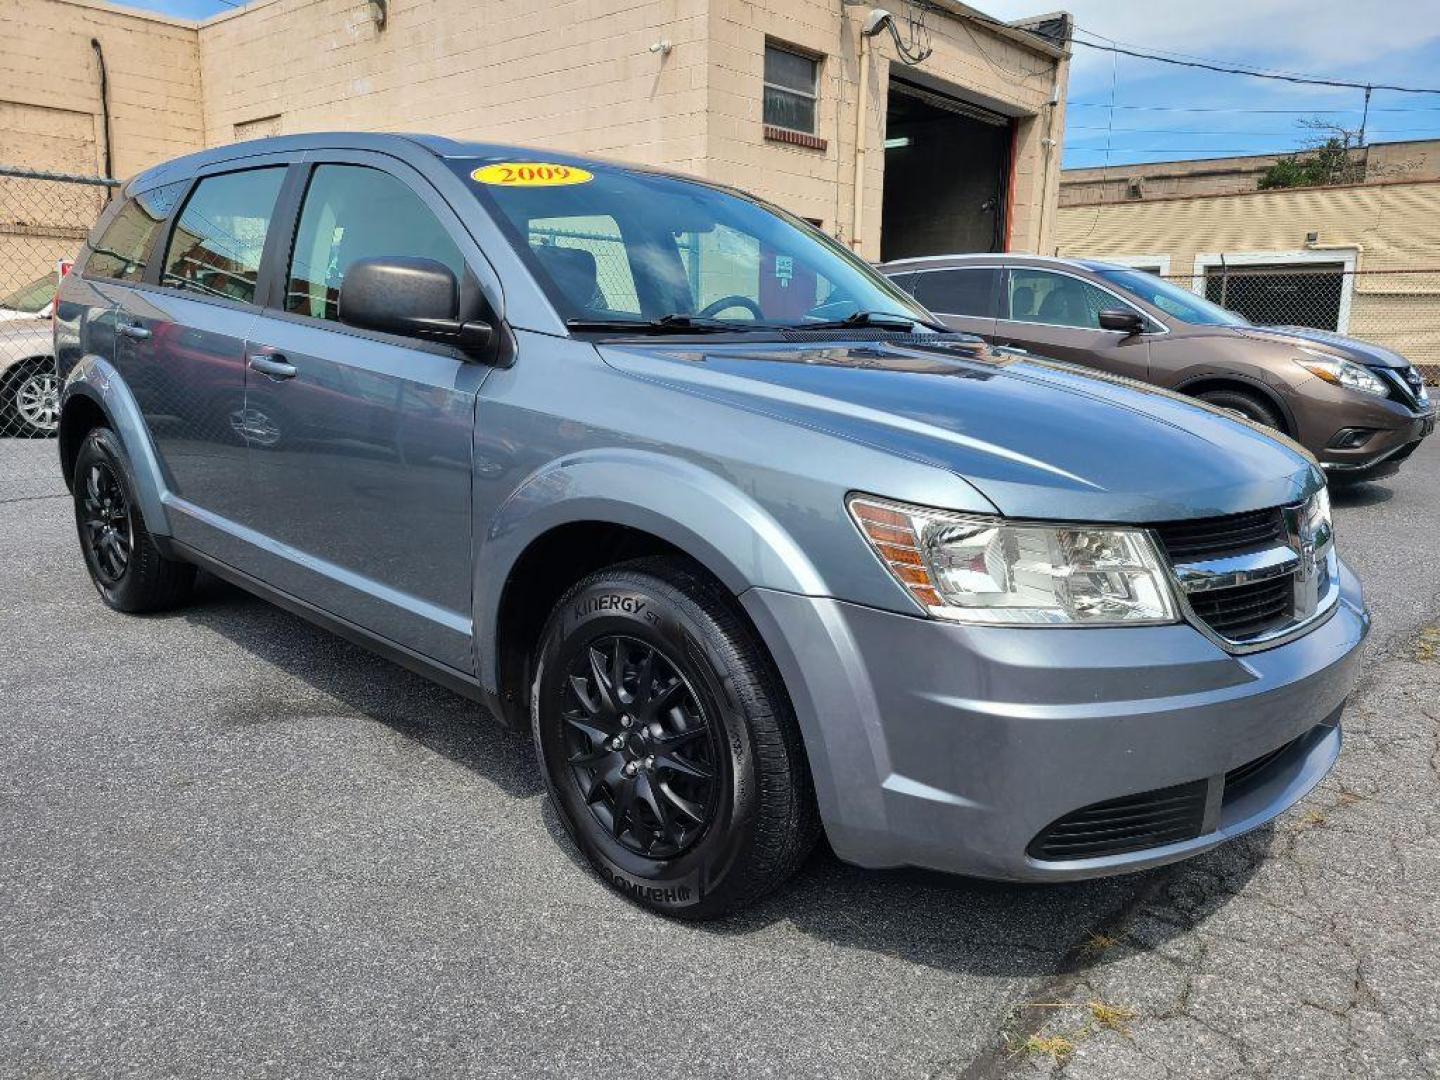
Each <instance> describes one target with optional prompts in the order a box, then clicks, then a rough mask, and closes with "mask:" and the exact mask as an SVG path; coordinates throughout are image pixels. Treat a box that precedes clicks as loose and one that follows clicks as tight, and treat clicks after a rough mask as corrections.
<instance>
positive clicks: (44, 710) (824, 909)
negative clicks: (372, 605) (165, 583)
mask: <svg viewBox="0 0 1440 1080" xmlns="http://www.w3.org/2000/svg"><path fill="white" fill-rule="evenodd" d="M1336 519H1337V526H1336V528H1337V535H1338V539H1339V543H1340V546H1341V551H1342V553H1343V555H1344V556H1345V558H1347V559H1348V560H1349V561H1350V562H1351V563H1352V565H1354V566H1355V568H1356V569H1357V571H1358V572H1359V574H1360V576H1361V578H1362V580H1363V581H1364V582H1365V584H1366V586H1367V590H1368V596H1369V599H1370V602H1371V605H1372V607H1373V609H1374V612H1375V617H1376V621H1375V632H1374V634H1373V635H1372V639H1371V644H1370V648H1369V652H1368V658H1367V663H1366V668H1365V673H1364V675H1363V677H1362V685H1361V688H1360V691H1359V693H1358V695H1357V697H1356V699H1355V701H1354V703H1353V705H1352V708H1351V710H1350V712H1349V713H1348V714H1347V718H1346V733H1347V734H1346V738H1347V742H1346V748H1345V751H1344V753H1343V754H1342V756H1341V760H1340V764H1339V766H1338V768H1337V770H1336V772H1335V774H1334V775H1333V776H1332V777H1331V778H1330V779H1329V780H1327V781H1326V783H1325V784H1324V785H1323V787H1322V788H1321V789H1320V791H1319V792H1317V793H1316V794H1315V795H1313V796H1312V797H1311V798H1310V799H1309V800H1307V801H1306V802H1305V803H1302V804H1301V806H1300V807H1298V808H1297V809H1296V810H1295V811H1293V812H1292V813H1290V814H1289V815H1287V816H1286V817H1284V818H1282V819H1281V820H1280V821H1279V822H1277V823H1276V824H1274V825H1273V826H1271V827H1269V828H1266V829H1263V830H1261V831H1259V832H1258V833H1255V834H1252V836H1250V837H1248V838H1246V839H1244V840H1242V841H1240V842H1237V843H1234V844H1231V845H1229V846H1227V847H1225V848H1222V849H1221V850H1219V851H1217V852H1215V853H1212V854H1211V855H1208V856H1205V857H1202V858H1200V859H1197V860H1194V861H1192V862H1190V863H1187V864H1183V865H1181V866H1178V867H1172V868H1168V869H1166V870H1162V871H1157V872H1152V873H1148V874H1142V875H1137V876H1131V877H1125V878H1117V879H1109V880H1106V881H1101V882H1092V883H1084V884H1075V885H1063V886H1048V887H1026V888H1020V887H1013V886H1001V885H991V884H986V883H981V882H973V881H967V880H963V879H957V878H946V877H941V876H938V875H928V874H919V873H908V872H903V873H902V872H897V873H874V872H866V871H861V870H858V869H854V868H850V867H847V866H844V865H842V864H840V863H838V862H837V861H836V860H835V859H834V858H833V857H831V856H829V855H828V854H826V853H823V852H822V853H820V854H817V855H816V857H815V858H814V859H813V860H812V861H811V862H810V864H809V865H808V866H807V868H806V869H805V871H804V872H803V874H802V875H801V877H800V879H799V880H798V881H797V882H796V883H795V884H794V885H792V886H791V887H790V888H789V889H788V890H787V891H785V892H784V893H783V894H782V895H780V896H778V897H775V898H773V899H771V900H770V901H768V902H766V903H764V904H763V905H761V906H760V907H759V908H757V909H755V910H753V911H751V912H747V913H745V914H744V915H741V916H739V917H737V918H734V919H731V920H729V921H726V922H723V923H719V924H712V925H706V926H692V925H685V924H678V923H672V922H667V921H664V920H661V919H658V918H656V917H654V916H651V915H648V914H645V913H642V912H641V911H639V910H637V909H636V908H633V907H631V906H630V905H628V904H626V903H625V902H623V901H622V900H620V899H619V898H617V897H616V896H614V895H613V894H612V893H610V892H609V891H608V890H607V889H605V888H604V887H603V886H602V885H601V884H600V882H599V881H598V879H596V878H595V877H594V876H593V875H592V874H591V873H590V872H589V870H588V869H587V868H585V867H584V866H583V865H582V864H581V862H580V860H579V857H578V855H577V853H576V852H575V850H574V849H573V847H571V846H570V844H569V843H568V841H567V840H566V839H565V838H564V836H563V833H562V831H561V829H560V827H559V825H558V823H557V821H556V820H555V817H554V814H553V811H552V810H551V808H550V807H549V806H548V805H547V801H546V799H545V798H544V797H543V795H542V794H541V782H540V777H539V775H538V772H537V770H536V767H535V765H534V762H533V759H532V757H531V753H530V750H529V746H528V743H527V741H526V740H525V739H523V738H521V737H519V736H514V735H507V734H504V733H503V732H501V731H500V730H499V729H498V728H497V727H495V726H494V725H493V724H492V723H490V722H489V721H488V720H486V719H485V718H484V717H482V716H479V715H477V713H476V712H475V710H474V708H473V707H472V706H471V705H470V704H469V703H467V702H465V701H463V700H462V699H460V698H457V697H455V696H453V695H451V694H449V693H447V692H445V691H443V690H440V689H438V688H435V687H433V686H431V685H430V684H428V683H426V682H424V681H423V680H421V679H419V678H418V677H416V676H413V675H411V674H409V673H407V672H405V671H403V670H401V669H399V668H396V667H393V666H391V665H389V664H387V663H385V662H383V661H380V660H378V659H375V658H373V657H371V656H370V655H369V654H367V653H365V652H363V651H361V650H359V649H357V648H354V647H352V646H350V645H348V644H346V643H344V642H341V641H339V640H338V639H335V638H333V637H331V636H329V635H327V634H325V633H323V632H321V631H319V630H316V629H313V628H311V627H310V626H308V625H307V624H305V623H303V622H301V621H299V620H297V619H295V618H293V617H291V616H289V615H287V614H284V613H282V612H280V611H279V610H277V609H275V608H272V607H270V606H268V605H266V604H264V603H262V602H260V601H258V600H253V599H250V598H248V597H247V596H245V595H244V594H242V593H240V592H238V591H236V590H233V589H231V588H229V587H227V586H223V585H221V584H219V583H217V582H214V581H209V580H207V581H205V582H204V584H203V586H202V588H201V590H200V594H199V596H198V598H197V602H196V603H195V604H194V605H193V606H191V607H189V608H187V609H185V610H182V611H179V612H176V613H173V614H169V615H165V616H158V617H149V618H133V617H126V616H121V615H118V614H115V613H113V612H110V611H109V610H108V609H106V608H105V607H103V606H102V605H101V603H100V601H99V600H98V599H97V597H96V596H95V594H94V590H93V589H92V587H91V586H90V584H89V581H88V579H87V578H86V577H85V573H84V569H83V565H82V563H81V560H80V556H79V553H78V550H77V548H76V545H75V542H74V537H73V524H72V522H71V518H70V506H69V503H68V501H67V499H66V498H65V497H64V492H63V488H62V487H61V486H60V484H59V481H58V467H57V466H56V465H55V464H54V447H53V444H47V443H40V442H36V443H24V444H21V443H6V444H5V445H4V446H3V448H0V1076H6V1077H10V1076H15V1077H60V1076H67V1077H68V1076H87V1077H89V1076H95V1077H99V1076H105V1077H115V1076H127V1077H130V1076H133V1077H146V1078H156V1077H167V1076H186V1077H226V1078H235V1077H287V1078H288V1077H302V1076H303V1077H312V1076H314V1077H323V1076H345V1077H372V1076H375V1077H378V1076H385V1077H412V1076H413V1077H420V1076H425V1077H436V1076H444V1077H465V1076H477V1077H510V1076H515V1077H519V1076H526V1077H529V1076H555V1077H573V1076H582V1075H583V1076H587V1077H595V1078H604V1077H633V1076H637V1075H645V1076H650V1077H676V1078H680V1077H685V1078H698V1077H711V1076H732V1075H741V1076H746V1077H762V1076H777V1077H837V1078H839V1077H927V1078H937V1080H938V1078H965V1080H980V1078H985V1077H1004V1076H1012V1075H1014V1076H1025V1075H1031V1074H1040V1075H1046V1074H1056V1075H1062V1076H1065V1077H1069V1078H1072V1080H1073V1078H1079V1077H1106V1078H1116V1077H1131V1076H1134V1077H1175V1078H1180V1077H1187V1078H1188V1077H1197V1076H1216V1077H1220V1076H1252V1075H1253V1076H1267V1077H1277V1078H1279V1077H1285V1078H1287V1080H1290V1078H1305V1077H1312V1076H1313V1077H1326V1076H1376V1077H1382V1076H1383V1077H1409V1076H1416V1077H1419V1076H1435V1075H1437V1073H1440V991H1437V989H1436V987H1437V985H1440V904H1437V901H1436V900H1435V896H1436V895H1437V892H1440V858H1437V856H1440V798H1437V796H1440V777H1437V767H1440V743H1437V731H1440V629H1436V628H1435V624H1436V623H1437V622H1440V440H1432V441H1431V442H1430V443H1429V444H1428V445H1427V446H1426V447H1425V448H1423V449H1422V451H1421V452H1420V453H1419V454H1417V455H1416V457H1415V458H1413V459H1412V460H1411V462H1409V463H1408V465H1407V466H1406V468H1405V470H1404V471H1403V472H1402V473H1401V474H1400V476H1398V477H1395V478H1392V479H1389V480H1386V481H1382V482H1380V483H1377V484H1371V485H1366V486H1364V487H1361V488H1359V489H1356V490H1355V491H1354V492H1353V493H1350V494H1346V495H1339V496H1337V498H1336Z"/></svg>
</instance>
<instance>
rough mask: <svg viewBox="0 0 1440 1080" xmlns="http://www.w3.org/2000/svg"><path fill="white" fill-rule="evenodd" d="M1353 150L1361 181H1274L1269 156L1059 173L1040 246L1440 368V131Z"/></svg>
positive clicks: (1248, 312) (1250, 313)
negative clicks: (1049, 237) (1048, 241)
mask: <svg viewBox="0 0 1440 1080" xmlns="http://www.w3.org/2000/svg"><path fill="white" fill-rule="evenodd" d="M1356 156H1357V158H1358V159H1359V164H1360V166H1361V168H1362V170H1363V175H1364V178H1365V179H1364V182H1362V183H1358V184H1347V185H1339V186H1334V187H1311V188H1290V189H1282V190H1272V191H1259V190H1257V189H1256V181H1257V180H1258V178H1259V176H1260V174H1261V173H1263V172H1264V170H1265V168H1266V167H1267V166H1268V165H1269V164H1271V163H1272V162H1274V161H1275V160H1276V158H1275V156H1273V155H1270V156H1263V157H1253V158H1219V159H1208V160H1199V161H1183V162H1178V161H1177V162H1160V163H1154V164H1147V165H1137V166H1115V167H1111V168H1109V169H1067V170H1065V171H1064V173H1063V174H1062V179H1061V188H1060V209H1059V213H1058V222H1057V228H1056V231H1055V236H1054V241H1055V243H1054V248H1053V249H1049V250H1047V254H1049V253H1058V254H1061V255H1068V256H1076V257H1081V256H1091V257H1097V258H1106V259H1110V260H1112V261H1116V262H1123V263H1127V264H1129V265H1132V266H1138V267H1143V268H1145V269H1149V270H1152V271H1156V272H1158V273H1160V274H1163V275H1165V276H1167V277H1171V278H1173V279H1176V280H1178V281H1180V282H1181V283H1183V284H1187V285H1189V286H1190V287H1192V288H1193V289H1194V290H1195V291H1196V292H1200V293H1205V294H1207V295H1209V296H1210V298H1211V299H1213V300H1216V301H1218V302H1222V303H1224V304H1225V306H1227V307H1232V308H1236V309H1237V310H1240V311H1241V312H1242V313H1244V314H1245V315H1247V316H1249V317H1250V318H1252V319H1255V320H1256V321H1263V322H1284V323H1302V324H1304V325H1310V326H1318V327H1323V328H1326V329H1331V330H1338V331H1340V332H1341V333H1348V334H1352V335H1354V336H1356V337H1361V338H1366V339H1369V340H1372V341H1376V342H1379V343H1380V344H1383V345H1387V346H1389V347H1391V348H1394V349H1396V350H1397V351H1399V352H1401V353H1402V354H1404V355H1406V356H1407V357H1409V358H1410V359H1411V360H1412V361H1414V362H1415V363H1417V364H1422V365H1425V366H1427V367H1428V368H1429V369H1431V370H1432V371H1440V141H1433V140H1432V141H1424V142H1402V143H1377V144H1374V145H1371V146H1369V147H1367V148H1365V149H1364V150H1362V151H1358V152H1357V155H1356ZM1222 293H1223V295H1222Z"/></svg>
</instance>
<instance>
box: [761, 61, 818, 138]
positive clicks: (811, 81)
mask: <svg viewBox="0 0 1440 1080" xmlns="http://www.w3.org/2000/svg"><path fill="white" fill-rule="evenodd" d="M819 71H820V62H819V61H818V60H814V59H812V58H811V57H808V56H805V55H803V54H801V53H798V52H795V51H793V50H791V49H786V48H783V47H782V46H779V45H770V44H767V45H766V46H765V107H764V116H765V123H767V124H772V125H774V126H775V127H782V128H789V129H790V130H791V131H803V132H804V133H805V134H807V135H813V134H815V96H816V95H815V86H816V76H817V75H818V74H819Z"/></svg>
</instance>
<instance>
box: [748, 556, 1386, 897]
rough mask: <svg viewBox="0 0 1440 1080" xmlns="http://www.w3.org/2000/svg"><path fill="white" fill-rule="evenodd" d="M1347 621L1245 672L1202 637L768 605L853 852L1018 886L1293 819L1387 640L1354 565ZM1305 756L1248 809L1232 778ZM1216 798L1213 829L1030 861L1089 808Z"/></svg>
mask: <svg viewBox="0 0 1440 1080" xmlns="http://www.w3.org/2000/svg"><path fill="white" fill-rule="evenodd" d="M1340 578H1341V595H1340V600H1339V602H1338V604H1337V606H1336V610H1335V612H1334V614H1333V615H1332V616H1331V617H1330V618H1328V619H1327V620H1326V621H1325V622H1324V623H1322V624H1321V625H1319V626H1318V627H1316V628H1315V629H1314V630H1313V631H1311V632H1310V633H1308V634H1306V635H1305V636H1303V637H1301V638H1298V639H1296V640H1294V641H1291V642H1289V643H1288V644H1285V645H1280V646H1277V647H1275V648H1273V649H1268V650H1265V651H1262V652H1256V653H1250V654H1248V655H1243V656H1239V655H1232V654H1230V653H1227V652H1225V651H1223V650H1222V649H1220V648H1219V647H1218V646H1217V645H1215V644H1213V643H1212V642H1211V641H1209V640H1208V639H1206V638H1205V637H1204V636H1202V635H1201V634H1200V633H1199V632H1198V631H1197V630H1195V629H1193V628H1192V627H1190V626H1188V625H1183V624H1182V625H1175V626H1160V627H1136V628H1116V629H1101V628H1084V629H1077V628H1070V629H1066V628H1043V629H1042V628H1029V629H1027V628H998V627H966V626H959V625H955V624H951V623H942V622H938V621H935V620H930V619H923V618H916V617H910V616H906V615H898V614H894V613H891V612H884V611H878V610H875V609H873V608H867V607H860V606H858V605H854V604H847V603H844V602H842V601H838V600H830V599H823V598H816V597H804V596H796V595H793V594H789V593H778V592H771V591H768V590H763V589H752V590H750V591H748V592H746V593H745V594H744V595H743V597H742V600H743V601H744V603H745V605H746V609H747V611H748V612H749V613H750V615H751V617H752V619H754V621H755V624H756V626H757V627H758V628H759V630H760V632H761V634H762V635H763V636H764V637H765V639H766V642H767V644H768V645H769V646H770V648H771V651H772V653H773V654H774V655H775V658H776V661H777V663H778V664H779V666H780V669H781V674H782V675H783V677H784V679H785V683H786V686H787V689H788V690H789V691H790V695H791V698H792V700H793V702H794V705H795V708H796V713H797V716H798V718H799V720H800V724H801V729H802V732H803V734H804V737H805V743H806V749H807V751H808V754H809V759H810V764H811V770H812V772H813V774H814V777H815V786H816V792H817V796H818V798H819V802H820V810H821V815H822V817H823V819H824V822H825V828H826V832H827V835H828V837H829V839H830V842H831V845H832V846H833V847H834V849H835V851H836V853H837V854H839V855H840V857H841V858H844V859H846V860H848V861H850V862H854V863H857V864H860V865H862V866H871V867H884V866H901V865H912V866H923V867H929V868H932V869H937V870H944V871H950V872H954V873H961V874H969V875H974V876H978V877H988V878H997V879H1005V880H1015V881H1042V880H1066V879H1071V878H1081V877H1093V876H1098V875H1102V874H1111V873H1119V872H1122V871H1126V870H1138V869H1142V868H1144V867H1148V866H1155V865H1159V864H1161V863H1166V862H1172V861H1174V860H1176V859H1181V858H1184V857H1186V856H1189V855H1193V854H1195V853H1197V852H1200V851H1203V850H1206V849H1207V848H1210V847H1213V846H1215V845H1216V844H1218V843H1220V842H1222V841H1223V840H1226V839H1228V838H1230V837H1232V836H1235V835H1238V834H1240V833H1242V832H1245V831H1247V830H1249V829H1253V828H1255V827H1256V826H1258V825H1261V824H1263V823H1264V822H1266V821H1268V820H1270V819H1271V818H1274V817H1275V816H1276V815H1278V814H1280V813H1281V812H1283V811H1284V810H1285V809H1286V808H1288V807H1289V806H1291V805H1293V804H1294V803H1295V802H1296V801H1297V800H1299V799H1300V798H1301V797H1302V796H1304V795H1305V794H1306V793H1307V792H1308V791H1309V790H1310V789H1311V788H1313V787H1314V786H1315V784H1317V783H1318V782H1319V781H1320V779H1321V778H1322V777H1323V776H1324V775H1325V773H1326V772H1328V771H1329V769H1330V766H1331V765H1332V764H1333V763H1334V761H1335V758H1336V756H1337V754H1338V753H1339V748H1340V730H1339V715H1340V711H1341V709H1342V708H1343V706H1344V702H1345V699H1346V697H1347V696H1348V694H1349V693H1350V689H1351V686H1352V685H1353V683H1354V679H1355V673H1356V667H1357V664H1358V659H1359V646H1360V644H1361V642H1362V641H1363V640H1364V637H1365V634H1366V633H1367V631H1368V629H1369V617H1368V615H1367V614H1366V612H1365V608H1364V602H1363V598H1362V596H1361V591H1360V586H1359V583H1358V581H1356V579H1355V577H1354V575H1353V574H1352V573H1351V572H1350V570H1349V569H1348V568H1346V567H1345V566H1344V564H1343V563H1341V568H1340ZM1280 747H1286V750H1285V751H1284V752H1283V753H1281V754H1279V755H1278V756H1276V757H1275V759H1274V760H1273V761H1271V762H1270V763H1269V764H1268V765H1267V766H1266V767H1265V769H1264V770H1263V772H1262V773H1260V774H1257V775H1256V776H1255V777H1254V778H1252V779H1251V780H1250V781H1248V782H1247V783H1246V784H1244V785H1237V788H1236V790H1235V792H1234V797H1233V798H1228V797H1226V798H1222V795H1223V794H1224V789H1225V784H1224V777H1225V774H1226V773H1227V772H1230V771H1231V770H1235V769H1237V767H1240V766H1244V765H1246V764H1247V763H1251V762H1254V761H1256V759H1259V758H1262V757H1264V756H1265V755H1268V754H1270V753H1271V752H1272V751H1275V750H1277V749H1279V748H1280ZM1195 781H1206V782H1207V789H1206V790H1207V791H1208V792H1209V793H1210V795H1209V799H1208V801H1207V806H1206V816H1205V828H1204V831H1203V832H1201V833H1200V835H1197V836H1195V837H1193V838H1191V839H1186V840H1183V841H1181V842H1177V843H1169V844H1165V845H1164V846H1159V847H1152V848H1146V849H1143V850H1139V851H1130V852H1126V853H1123V854H1116V855H1109V856H1104V857H1099V858H1086V859H1076V860H1069V861H1057V860H1046V859H1037V858H1033V857H1031V856H1030V855H1029V854H1027V851H1026V849H1027V847H1029V846H1030V845H1031V842H1032V841H1033V840H1034V839H1035V838H1036V837H1037V836H1038V835H1039V834H1040V833H1041V832H1042V831H1043V830H1045V829H1046V827H1047V826H1049V825H1050V824H1051V823H1052V822H1055V821H1056V820H1057V819H1060V818H1062V817H1064V816H1065V815H1068V814H1071V813H1072V812H1074V811H1076V810H1079V809H1081V808H1083V807H1088V806H1091V805H1092V804H1096V803H1103V802H1105V801H1107V800H1112V799H1117V798H1121V797H1125V796H1130V795H1134V794H1136V793H1140V792H1149V791H1152V790H1154V789H1158V788H1166V787H1170V786H1171V785H1181V784H1190V783H1192V782H1195Z"/></svg>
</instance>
